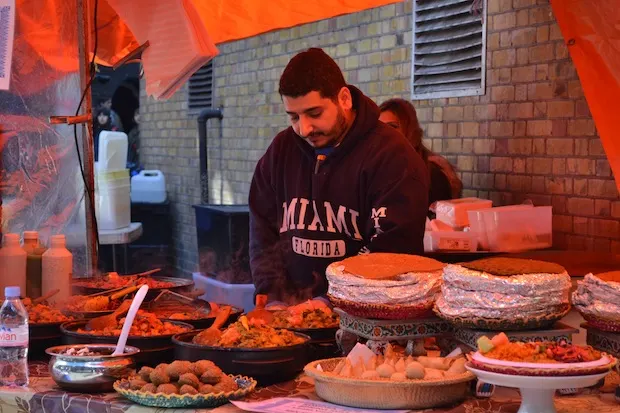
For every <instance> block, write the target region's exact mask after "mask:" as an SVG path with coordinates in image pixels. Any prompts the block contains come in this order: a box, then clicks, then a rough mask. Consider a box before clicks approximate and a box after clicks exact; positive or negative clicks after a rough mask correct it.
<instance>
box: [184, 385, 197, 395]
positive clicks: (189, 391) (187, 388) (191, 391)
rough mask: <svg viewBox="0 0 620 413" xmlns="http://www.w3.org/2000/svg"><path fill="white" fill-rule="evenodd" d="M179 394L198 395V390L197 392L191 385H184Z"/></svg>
mask: <svg viewBox="0 0 620 413" xmlns="http://www.w3.org/2000/svg"><path fill="white" fill-rule="evenodd" d="M179 393H181V394H198V390H196V389H195V388H193V387H192V386H190V385H189V384H184V385H182V386H181V389H180V390H179Z"/></svg>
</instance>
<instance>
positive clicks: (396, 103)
mask: <svg viewBox="0 0 620 413" xmlns="http://www.w3.org/2000/svg"><path fill="white" fill-rule="evenodd" d="M379 110H380V111H381V112H392V113H393V114H394V115H396V117H397V118H398V121H399V122H400V125H401V129H402V130H403V131H404V135H405V138H407V140H408V141H409V143H411V145H413V147H414V148H415V150H416V151H417V152H418V153H419V154H420V155H421V156H422V159H424V162H428V157H429V156H431V155H432V152H431V151H430V149H428V148H427V147H426V146H424V143H422V135H423V132H422V128H421V127H420V122H419V121H418V114H417V113H416V111H415V108H414V107H413V104H412V103H411V102H409V101H408V100H405V99H400V98H394V99H389V100H386V101H385V102H383V103H382V104H381V105H380V106H379Z"/></svg>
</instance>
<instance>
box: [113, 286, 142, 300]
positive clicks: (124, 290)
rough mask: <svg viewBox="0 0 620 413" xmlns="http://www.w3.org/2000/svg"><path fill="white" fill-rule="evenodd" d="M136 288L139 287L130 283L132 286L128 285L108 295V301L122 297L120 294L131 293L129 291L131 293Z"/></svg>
mask: <svg viewBox="0 0 620 413" xmlns="http://www.w3.org/2000/svg"><path fill="white" fill-rule="evenodd" d="M138 288H140V287H138V286H137V285H132V286H130V287H127V288H123V289H122V290H120V291H119V292H117V293H114V294H112V295H111V296H110V301H112V300H116V299H117V298H121V297H122V296H124V295H127V294H131V293H133V292H134V291H136V290H137V289H138Z"/></svg>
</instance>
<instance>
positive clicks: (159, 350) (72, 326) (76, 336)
mask: <svg viewBox="0 0 620 413" xmlns="http://www.w3.org/2000/svg"><path fill="white" fill-rule="evenodd" d="M86 323H88V320H79V321H69V322H67V323H64V324H62V325H61V326H60V331H61V333H62V342H63V344H116V342H117V341H118V336H101V335H94V334H86V333H78V332H77V330H78V329H80V328H84V326H86ZM171 323H172V324H175V325H177V326H181V327H185V328H187V329H188V331H191V330H193V326H192V325H191V324H187V323H183V322H180V321H172V322H171ZM172 336H173V334H167V335H163V336H129V337H128V338H127V345H128V346H132V347H137V348H138V349H140V353H138V354H137V355H136V356H135V362H136V364H137V365H139V366H144V365H157V364H159V363H169V362H171V361H172V360H173V357H174V346H173V345H172V341H171V339H172Z"/></svg>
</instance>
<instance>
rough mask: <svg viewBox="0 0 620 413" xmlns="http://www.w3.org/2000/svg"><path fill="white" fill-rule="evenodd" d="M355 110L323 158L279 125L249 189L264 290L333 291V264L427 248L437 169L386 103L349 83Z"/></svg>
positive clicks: (279, 294)
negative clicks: (387, 115)
mask: <svg viewBox="0 0 620 413" xmlns="http://www.w3.org/2000/svg"><path fill="white" fill-rule="evenodd" d="M348 87H349V88H350V89H351V93H352V95H353V107H354V109H355V111H356V117H355V120H354V123H353V125H352V127H351V129H350V130H349V132H348V133H347V135H346V136H345V138H344V140H343V141H342V143H341V144H340V145H339V146H338V147H336V148H335V149H334V150H333V151H332V152H331V153H330V154H329V155H328V156H327V158H325V159H324V160H323V161H322V162H321V161H317V156H316V154H315V150H314V148H312V147H311V146H310V145H309V144H308V143H306V142H305V141H304V140H303V139H302V138H301V137H299V136H298V135H297V134H295V132H294V131H293V129H292V127H289V128H288V129H286V130H284V131H282V132H280V133H279V134H278V135H277V136H276V137H275V139H274V140H273V142H272V143H271V145H270V146H269V148H267V151H266V153H265V154H264V156H263V157H262V158H261V159H260V160H259V162H258V164H257V166H256V170H255V172H254V178H253V179H252V185H251V188H250V196H249V207H250V267H251V270H252V277H253V280H254V284H255V286H256V292H257V293H261V294H268V295H269V297H270V299H272V300H286V301H291V300H295V299H298V300H303V299H307V298H310V297H313V296H319V295H322V294H324V293H325V292H326V291H327V282H326V279H325V269H326V267H327V266H328V265H329V264H330V263H332V262H334V261H338V260H341V259H343V258H345V257H349V256H352V255H355V254H359V253H366V252H401V253H412V254H417V253H422V252H423V238H424V224H425V219H426V213H427V209H428V188H429V182H428V179H429V178H428V172H427V170H426V166H425V165H424V162H423V161H422V158H421V157H420V156H419V155H418V154H417V153H416V152H415V150H414V149H413V147H412V146H411V145H410V144H409V143H408V142H407V141H406V139H405V138H404V137H403V136H402V135H401V134H400V133H398V132H397V131H396V130H394V129H393V128H391V127H389V126H387V125H385V124H384V123H382V122H380V121H379V108H378V107H377V105H376V104H375V103H374V102H373V101H372V100H370V99H369V98H368V97H366V96H364V95H363V94H362V92H361V91H359V90H358V89H357V88H355V87H352V86H348Z"/></svg>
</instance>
